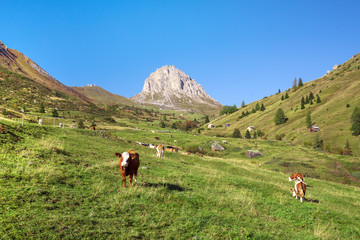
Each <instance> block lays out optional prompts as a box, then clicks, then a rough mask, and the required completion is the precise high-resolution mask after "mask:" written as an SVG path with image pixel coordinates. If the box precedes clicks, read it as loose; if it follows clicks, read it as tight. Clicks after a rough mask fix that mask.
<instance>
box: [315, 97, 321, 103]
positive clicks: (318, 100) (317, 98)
mask: <svg viewBox="0 0 360 240" xmlns="http://www.w3.org/2000/svg"><path fill="white" fill-rule="evenodd" d="M316 103H321V99H320V96H319V95H316Z"/></svg>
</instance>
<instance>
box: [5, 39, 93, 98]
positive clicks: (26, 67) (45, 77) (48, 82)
mask: <svg viewBox="0 0 360 240" xmlns="http://www.w3.org/2000/svg"><path fill="white" fill-rule="evenodd" d="M0 65H1V66H3V67H4V68H6V69H8V70H10V71H11V72H14V73H17V74H20V75H22V76H24V77H27V78H30V79H32V80H34V81H35V82H37V83H40V84H42V85H44V86H45V87H47V88H49V89H51V90H57V91H60V92H62V93H65V94H68V95H71V96H75V97H78V98H80V99H82V100H83V101H85V102H89V101H90V100H89V99H88V98H86V97H85V96H83V95H82V94H80V93H78V92H77V91H75V90H73V89H71V88H70V87H68V86H66V85H64V84H62V83H61V82H59V81H58V80H56V79H55V78H54V77H52V76H51V75H50V74H49V73H48V72H46V71H45V70H44V69H42V68H41V67H40V66H39V65H38V64H37V63H35V62H34V61H32V60H31V59H30V58H29V57H27V56H25V55H24V54H23V53H21V52H19V51H17V50H14V49H10V48H8V47H7V46H6V45H5V44H4V43H3V42H1V41H0Z"/></svg>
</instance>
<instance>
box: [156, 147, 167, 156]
mask: <svg viewBox="0 0 360 240" xmlns="http://www.w3.org/2000/svg"><path fill="white" fill-rule="evenodd" d="M155 149H156V156H157V157H158V158H164V151H165V147H164V146H163V145H156V146H155Z"/></svg>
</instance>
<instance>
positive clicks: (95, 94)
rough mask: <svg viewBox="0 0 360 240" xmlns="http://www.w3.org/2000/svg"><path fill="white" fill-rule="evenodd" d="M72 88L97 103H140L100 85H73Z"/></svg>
mask: <svg viewBox="0 0 360 240" xmlns="http://www.w3.org/2000/svg"><path fill="white" fill-rule="evenodd" d="M71 88H72V89H74V90H75V91H77V92H79V93H81V94H82V95H84V96H86V97H87V98H89V99H90V100H91V101H92V102H94V103H96V104H103V105H113V104H121V105H138V104H137V103H135V102H133V101H131V100H130V99H128V98H126V97H123V96H120V95H116V94H113V93H111V92H108V91H106V90H105V89H103V88H101V87H99V86H85V87H71Z"/></svg>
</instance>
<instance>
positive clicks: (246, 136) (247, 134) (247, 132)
mask: <svg viewBox="0 0 360 240" xmlns="http://www.w3.org/2000/svg"><path fill="white" fill-rule="evenodd" d="M245 138H246V139H250V138H251V135H250V132H249V130H246V134H245Z"/></svg>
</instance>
